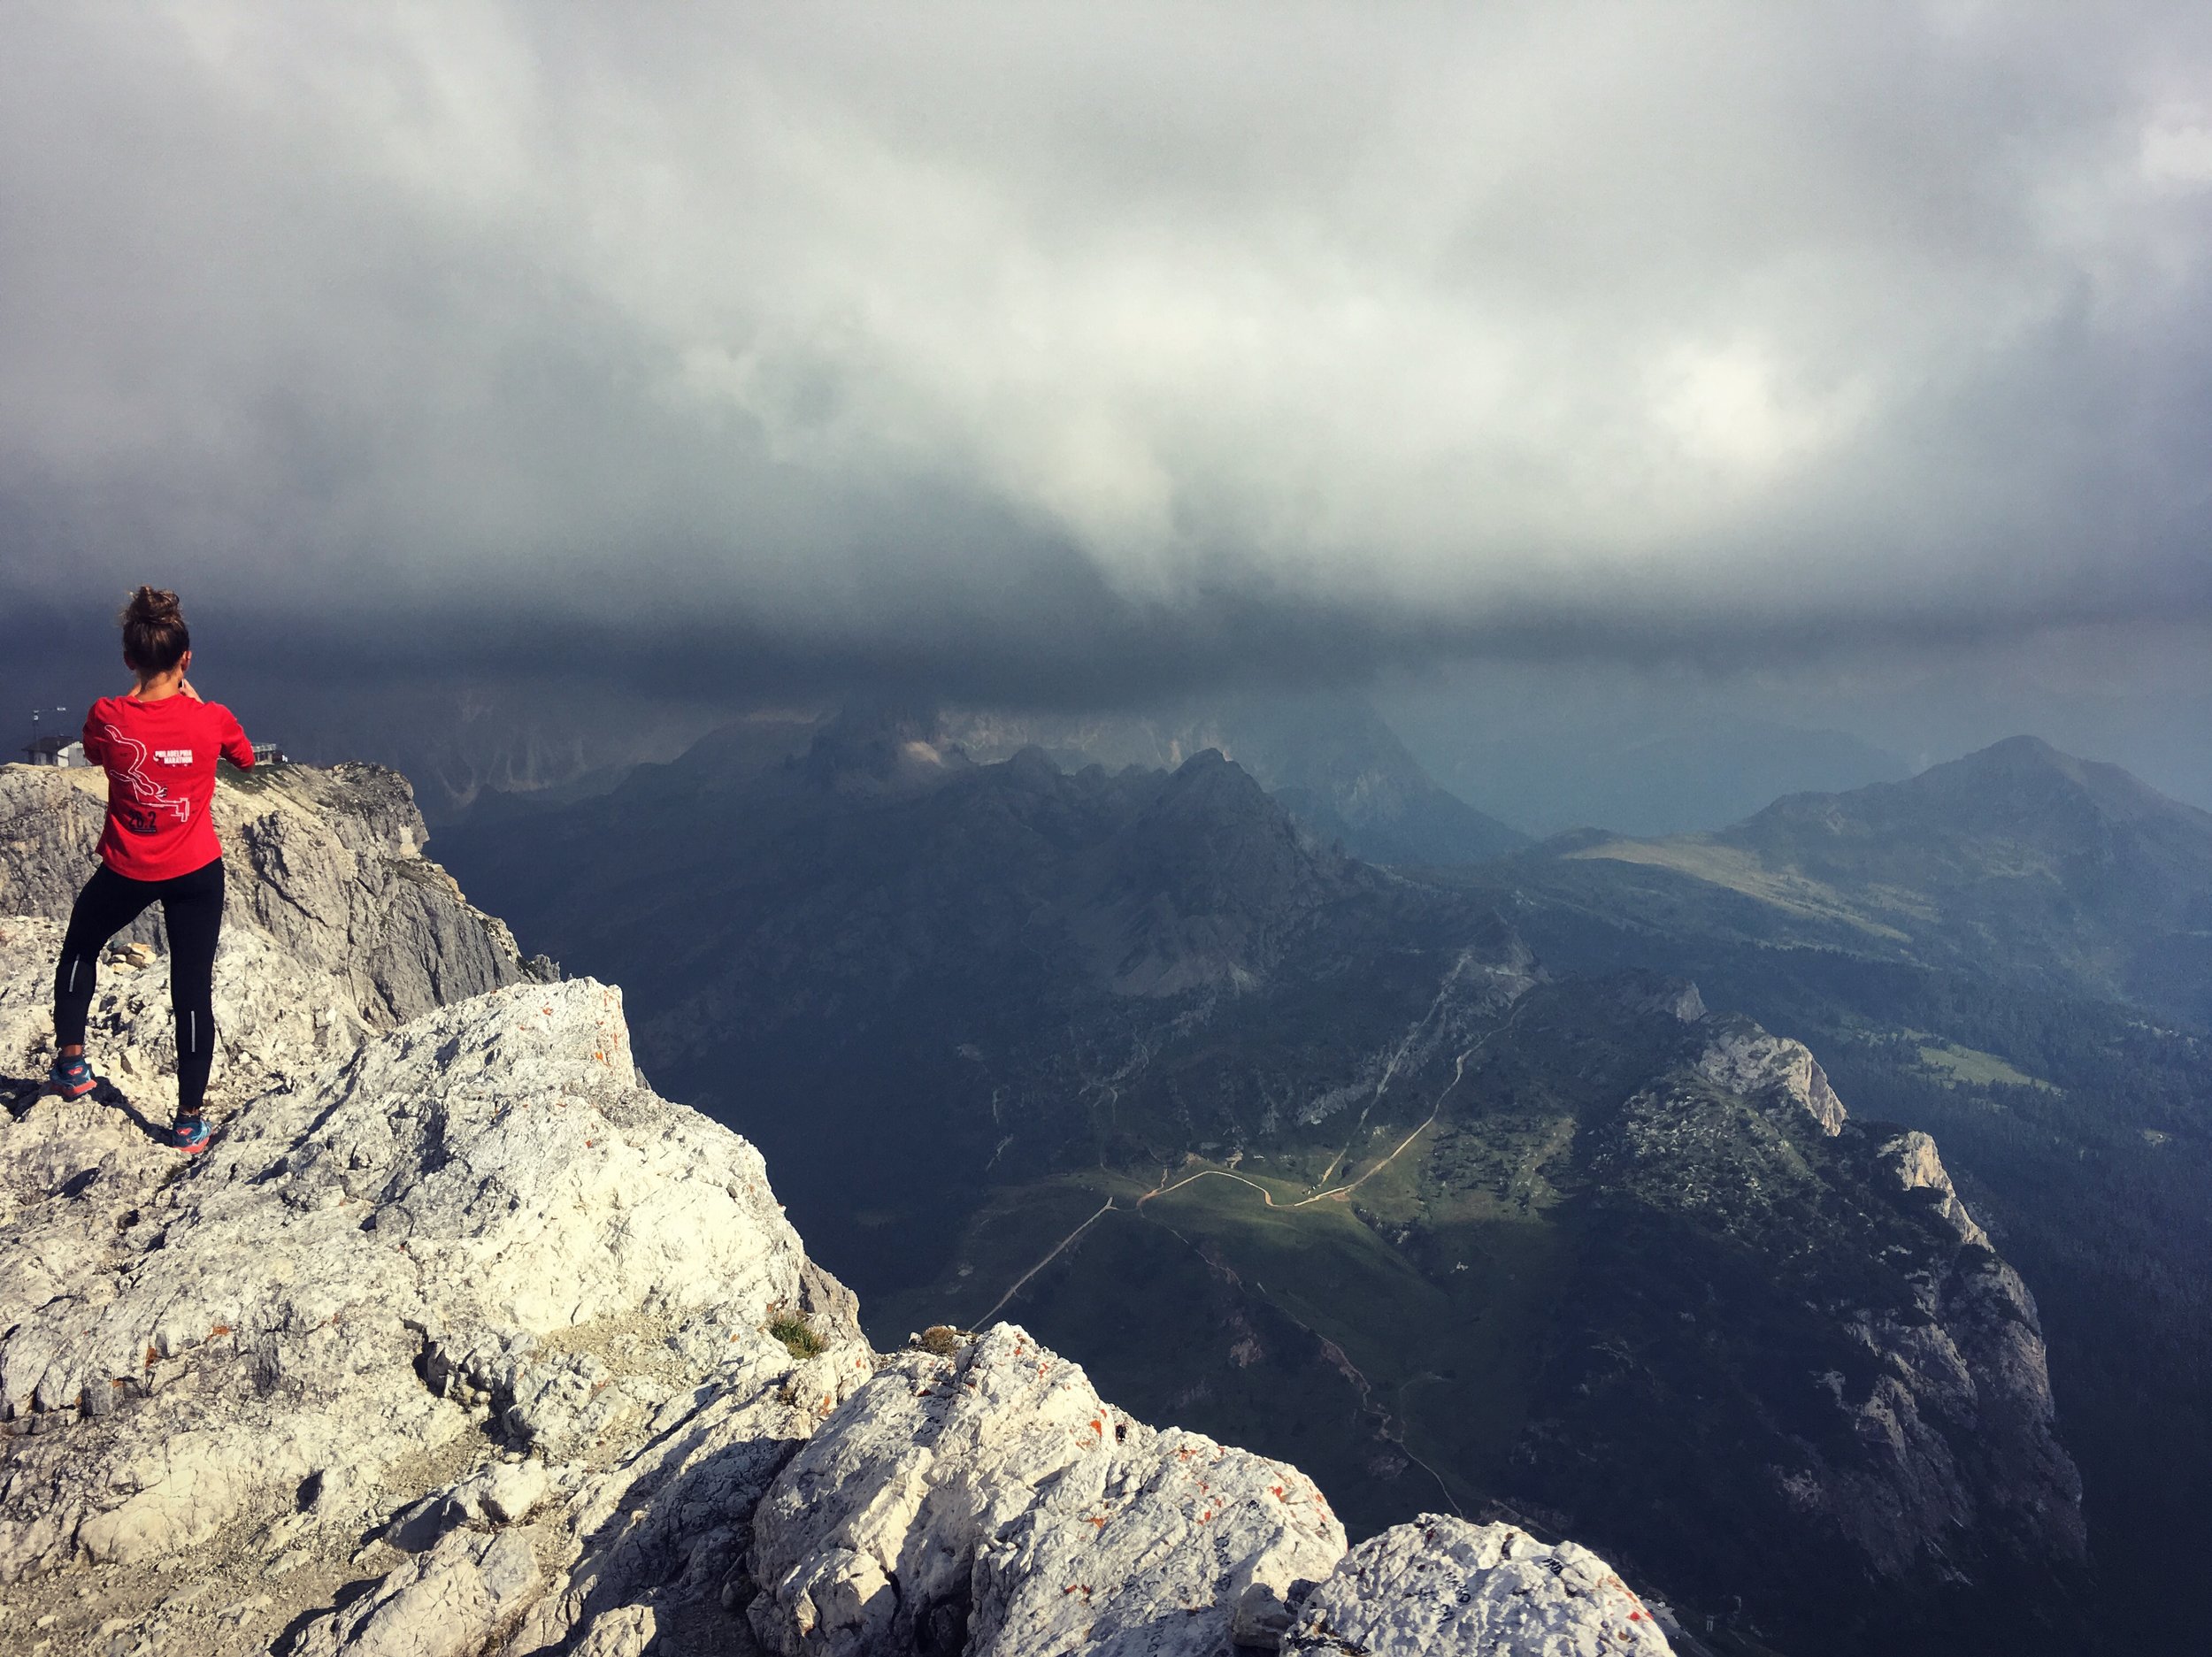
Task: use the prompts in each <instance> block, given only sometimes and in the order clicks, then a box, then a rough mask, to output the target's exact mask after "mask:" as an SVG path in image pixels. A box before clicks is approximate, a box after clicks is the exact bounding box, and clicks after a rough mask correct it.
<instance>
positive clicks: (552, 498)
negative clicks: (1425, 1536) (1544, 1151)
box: [0, 0, 2212, 651]
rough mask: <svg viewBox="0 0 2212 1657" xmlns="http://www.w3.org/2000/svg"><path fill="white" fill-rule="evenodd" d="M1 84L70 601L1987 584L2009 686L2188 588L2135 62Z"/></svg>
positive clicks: (1835, 591)
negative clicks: (1042, 584) (2121, 617)
mask: <svg viewBox="0 0 2212 1657" xmlns="http://www.w3.org/2000/svg"><path fill="white" fill-rule="evenodd" d="M12 33H13V34H14V35H16V36H17V38H16V39H15V41H14V42H12V50H11V52H10V54H9V55H8V58H7V60H6V62H5V64H4V65H0V222H4V223H5V224H6V225H7V226H9V227H10V228H9V231H8V232H7V233H6V234H5V238H4V241H0V376H4V382H5V383H6V384H7V385H8V386H9V387H10V394H9V396H8V398H7V399H6V402H5V403H4V405H0V505H5V506H7V507H8V508H9V510H12V511H13V512H14V513H15V514H16V515H17V516H18V517H19V518H24V519H27V520H28V519H35V521H36V522H37V523H39V524H40V525H42V528H41V532H40V533H41V535H42V537H43V538H44V539H43V540H42V542H41V544H42V545H48V544H50V545H53V546H57V547H61V546H65V547H68V548H73V549H74V550H76V551H77V552H79V553H81V555H82V558H81V560H80V562H79V563H78V564H73V565H72V566H70V571H73V570H75V569H78V568H81V567H84V560H86V559H88V560H90V561H91V562H92V563H93V564H98V565H99V566H100V567H101V568H102V570H103V578H104V579H105V563H102V561H103V560H104V561H106V563H115V562H116V560H118V559H121V560H122V562H129V561H130V560H131V559H134V558H142V557H143V556H145V555H146V554H147V553H148V551H149V550H150V549H157V550H160V551H162V552H164V553H166V554H169V555H172V556H175V557H177V558H179V559H181V560H184V561H187V562H188V563H190V564H195V565H196V567H198V568H200V569H202V570H204V571H205V572H206V575H205V579H206V580H207V581H208V582H210V583H213V584H220V583H222V582H225V581H230V582H232V583H234V586H235V587H236V588H237V589H238V590H241V591H250V592H252V593H254V594H256V595H259V596H260V597H262V598H264V599H265V600H267V602H272V603H277V604H286V603H292V604H299V605H303V606H304V605H311V604H312V603H314V602H317V599H318V597H319V595H327V594H330V593H332V592H344V591H362V592H370V593H374V594H377V595H380V602H384V601H387V600H388V602H391V603H392V604H393V605H394V607H395V608H405V607H406V606H407V605H411V604H416V605H419V604H437V605H441V606H449V607H453V608H456V609H462V610H465V609H466V608H467V607H469V606H471V605H476V606H483V605H497V604H502V603H511V602H513V601H514V596H515V595H516V594H517V593H518V592H524V593H527V594H528V595H530V596H531V598H532V601H533V602H543V603H544V604H546V605H549V606H551V607H554V608H560V607H564V606H565V607H570V608H582V609H584V610H600V611H610V612H622V613H634V614H636V615H638V616H639V617H641V618H645V619H650V618H653V617H654V616H655V615H657V614H660V613H663V612H664V611H666V612H667V613H670V614H674V615H678V616H680V617H681V618H685V619H695V618H697V617H698V616H699V615H700V614H701V613H703V612H708V611H711V612H716V613H723V614H727V615H729V616H731V617H733V618H739V619H742V620H744V621H745V622H746V623H747V624H748V625H754V626H758V627H764V628H767V629H770V630H775V629H779V628H780V629H787V630H790V631H791V632H792V633H793V636H795V637H804V638H808V639H838V640H842V641H845V642H846V643H847V644H849V645H850V646H851V647H852V648H856V649H865V648H867V647H868V644H869V641H871V640H872V639H889V640H891V641H893V642H898V641H900V640H901V639H902V638H905V637H907V636H910V635H911V633H912V631H913V620H912V618H913V617H914V616H915V615H916V614H917V613H918V612H919V611H926V612H928V613H929V614H930V615H932V616H933V618H935V619H936V621H937V622H938V623H941V625H943V626H944V628H945V629H946V630H947V633H946V636H947V638H948V639H950V640H952V641H954V642H953V643H952V644H950V645H949V646H948V647H947V648H952V649H956V650H965V651H974V650H988V649H990V648H995V635H996V634H997V633H1002V632H1003V631H1004V630H1005V629H1007V628H1008V627H1009V626H1010V625H1014V621H1015V618H1014V617H1013V616H1011V615H1010V613H1009V612H1008V611H1007V610H1005V609H1004V608H1002V607H1000V606H998V604H997V601H996V600H995V599H994V598H993V597H992V595H998V594H1003V593H1007V592H1018V591H1024V590H1026V588H1025V585H1024V584H1025V582H1029V581H1031V580H1032V579H1034V578H1036V572H1039V571H1053V570H1058V571H1062V572H1065V570H1067V569H1069V568H1073V569H1077V570H1079V571H1081V572H1087V577H1088V578H1089V579H1094V580H1095V581H1096V583H1097V587H1098V590H1099V592H1100V593H1101V594H1102V595H1109V596H1110V597H1114V598H1118V600H1121V601H1126V602H1132V603H1138V604H1148V605H1165V606H1168V607H1169V608H1171V609H1173V608H1175V607H1178V606H1187V605H1190V604H1194V603H1200V602H1224V599H1225V595H1226V598H1227V599H1228V600H1232V601H1239V602H1249V603H1250V604H1252V605H1256V606H1259V607H1261V608H1265V607H1267V606H1271V605H1273V606H1283V605H1289V606H1294V607H1295V606H1304V607H1318V608H1320V609H1323V610H1328V609H1332V608H1333V609H1337V610H1341V611H1343V612H1344V613H1345V614H1347V615H1356V616H1358V617H1360V618H1363V619H1364V620H1365V621H1366V622H1369V623H1372V624H1374V625H1382V626H1385V627H1389V626H1400V627H1402V628H1404V629H1406V630H1407V631H1409V633H1418V634H1421V635H1423V636H1432V635H1436V634H1439V633H1450V632H1451V631H1452V630H1453V629H1454V628H1460V629H1463V630H1466V631H1471V632H1479V631H1480V630H1481V629H1483V628H1485V627H1487V626H1491V625H1495V618H1499V617H1502V616H1510V615H1515V614H1523V613H1526V614H1531V615H1540V616H1542V617H1545V618H1550V619H1551V620H1552V621H1553V622H1555V623H1560V624H1563V625H1576V624H1578V623H1583V622H1587V623H1590V624H1592V625H1601V626H1602V625H1615V624H1622V625H1634V624H1635V623H1637V622H1638V620H1639V618H1647V617H1650V616H1653V615H1657V614H1661V613H1664V614H1666V615H1682V614H1693V613H1695V614H1702V615H1704V616H1706V617H1707V618H1709V619H1713V620H1715V621H1717V623H1720V624H1728V623H1730V622H1731V621H1732V620H1740V621H1741V622H1742V623H1743V625H1751V624H1752V623H1753V622H1755V621H1756V620H1757V619H1758V618H1761V617H1769V618H1770V617H1771V616H1772V615H1773V614H1774V613H1775V611H1776V610H1777V609H1778V607H1779V608H1780V609H1784V610H1787V611H1788V612H1789V613H1790V614H1791V615H1793V616H1796V617H1800V618H1804V617H1811V618H1820V617H1845V616H1848V617H1855V618H1869V617H1873V618H1877V619H1878V616H1879V614H1880V613H1882V612H1883V611H1884V609H1885V607H1887V610H1888V611H1889V612H1890V613H1893V614H1896V615H1904V614H1907V613H1910V614H1911V615H1913V616H1915V617H1921V618H1924V617H1925V616H1926V615H1927V614H1928V613H1930V612H1937V613H1940V612H1942V611H1944V610H1947V609H1948V610H1955V611H1959V612H1961V613H1964V612H1965V611H1968V610H1972V609H1974V608H1975V607H1977V606H1985V604H1986V601H1987V598H1988V595H1989V594H1990V592H1991V590H1992V582H1993V576H1994V573H1995V572H1996V571H1997V570H1998V569H1999V568H2000V567H2001V569H2002V571H2003V576H2004V579H2003V584H2002V587H2001V594H2000V598H2001V607H2006V606H2008V607H2010V608H2011V609H2013V610H2016V612H2017V613H2018V614H2019V615H2020V617H2021V618H2023V625H2028V624H2029V623H2032V622H2034V621H2036V620H2037V619H2038V618H2044V619H2047V618H2053V617H2057V618H2064V617H2065V616H2066V615H2067V614H2068V613H2069V611H2070V607H2071V606H2074V605H2076V604H2077V603H2078V602H2079V597H2080V595H2081V594H2082V592H2083V591H2084V590H2085V584H2086V583H2090V582H2092V581H2094V582H2095V583H2097V584H2099V590H2100V591H2101V592H2103V593H2105V594H2106V595H2108V596H2109V595H2112V594H2114V592H2115V591H2116V589H2118V590H2120V592H2121V596H2122V597H2123V598H2124V596H2125V590H2127V589H2129V588H2130V578H2129V577H2128V576H2127V574H2126V572H2129V571H2139V572H2143V574H2142V579H2141V580H2140V582H2139V583H2137V584H2136V586H2135V588H2134V589H2133V590H2137V591H2138V592H2139V595H2140V597H2141V602H2146V603H2150V602H2156V603H2159V604H2162V605H2165V606H2168V607H2170V605H2171V604H2172V603H2173V602H2175V593H2174V585H2173V583H2174V576H2173V571H2174V569H2175V568H2176V567H2177V559H2181V558H2183V557H2184V553H2185V551H2186V555H2187V556H2190V557H2193V556H2195V554H2194V551H2193V549H2194V548H2197V547H2200V545H2201V532H2202V529H2203V527H2204V526H2203V525H2202V524H2201V522H2200V513H2201V511H2202V510H2203V503H2202V502H2201V499H2200V486H2199V485H2198V483H2197V482H2196V480H2195V479H2197V477H2198V476H2199V474H2200V461H2199V459H2198V456H2200V454H2201V452H2202V447H2203V442H2204V439H2205V432H2204V424H2205V416H2206V413H2207V409H2206V406H2205V404H2206V392H2207V389H2208V386H2212V375H2208V372H2207V369H2208V366H2212V364H2208V360H2207V333H2206V328H2205V325H2204V324H2203V323H2202V321H2201V320H2200V318H2202V316H2203V315H2204V306H2203V303H2202V301H2203V299H2204V297H2205V286H2206V284H2205V274H2206V273H2205V267H2204V264H2203V255H2202V252H2201V249H2202V247H2203V245H2204V243H2203V241H2202V236H2201V232H2202V230H2203V228H2204V226H2203V225H2202V223H2201V220H2200V213H2201V211H2202V210H2201V205H2200V197H2199V196H2197V195H2196V193H2195V192H2196V191H2197V189H2198V188H2199V187H2200V186H2201V185H2202V184H2203V183H2205V182H2207V181H2208V180H2212V149H2208V148H2207V146H2208V143H2212V138H2208V128H2207V127H2206V126H2205V124H2204V122H2203V120H2202V119H2201V113H2200V111H2197V110H2196V109H2195V107H2194V106H2193V105H2189V104H2185V103H2177V102H2175V101H2174V99H2173V98H2171V97H2170V96H2166V89H2167V88H2170V86H2171V85H2174V84H2184V83H2186V82H2187V81H2189V80H2190V78H2191V75H2192V73H2193V72H2194V71H2198V70H2201V69H2202V68H2204V67H2206V66H2208V65H2212V44H2208V35H2207V27H2206V25H2205V24H2204V23H2203V22H2202V21H2200V20H2199V19H2197V18H2196V14H2195V12H2193V9H2190V8H2185V7H2181V6H2171V7H2142V8H2132V9H2123V10H2118V11H2112V12H2101V13H2100V14H2099V16H2098V18H2097V19H2094V20H2092V19H2088V18H2087V17H2086V15H2085V14H2080V13H2077V12H2071V11H2070V10H2067V9H2062V8H2061V9H2050V10H2044V9H2037V8H2011V7H2004V8H1990V7H1960V6H1955V5H1954V6H1949V7H1945V8H1939V9H1937V10H1933V11H1928V12H1923V11H1921V10H1919V9H1916V8H1915V7H1912V6H1908V5H1893V6H1877V7H1867V6H1864V5H1857V4H1851V5H1844V4H1836V5H1807V6H1801V7H1790V8H1772V7H1763V6H1753V5H1735V4H1718V5H1699V6H1682V7H1667V8H1649V7H1636V6H1627V5H1616V4H1581V5H1572V6H1564V7H1547V8H1540V9H1535V8H1532V9H1525V10H1522V9H1493V8H1481V9H1476V8H1463V7H1443V6H1437V7H1407V8H1390V9H1385V10H1374V11H1360V12H1354V11H1351V10H1349V9H1346V8H1341V7H1334V6H1323V5H1319V4H1314V5H1309V6H1289V7H1283V6H1269V7H1264V8H1262V7H1237V6H1224V7H1209V8H1205V9H1202V10H1193V9H1190V8H1166V7H1162V8H1143V7H1139V8H1119V7H1118V8H1095V7H1075V6H1058V5H1043V4H1027V5H1023V6H1019V7H1004V8H993V7H981V6H923V7H913V8H904V7H902V8H897V9H895V11H892V12H886V11H884V10H883V9H881V8H876V7H847V6H818V7H810V8H808V9H807V10H806V12H804V13H803V14H799V13H792V14H788V15H786V14H780V13H776V12H757V11H756V12H733V13H714V14H710V13H708V12H698V11H679V12H651V13H641V12H634V11H632V10H629V9H626V8H625V9H618V8H604V9H597V10H594V9H588V8H566V9H559V10H548V9H542V8H536V7H530V6H524V5H519V4H517V5H512V6H501V5H495V4H444V5H438V6H434V7H414V8H401V9H398V10H395V11H382V10H378V11H371V12H363V11H359V10H345V9H341V10H337V11H323V10H319V9H316V10H309V9H299V8H268V7H265V6H260V5H254V4H221V3H218V0H207V3H205V4H180V5H176V6H173V7H171V8H169V9H168V10H167V11H166V12H165V13H163V14H161V15H160V17H158V18H157V19H146V18H142V17H140V16H138V15H136V14H134V16H133V17H132V18H131V19H120V18H119V17H117V16H115V15H113V14H105V13H101V12H96V11H88V10H78V9H65V10H62V11H57V12H45V13H41V14H36V15H34V16H32V17H30V18H27V19H19V20H18V24H17V26H16V27H15V28H14V29H13V31H12ZM2147 88H2148V90H2147ZM2116 132H2125V133H2128V134H2137V135H2139V143H2138V144H2137V147H2136V150H2135V152H2134V153H2133V154H2132V155H2131V156H2130V157H2124V158H2123V157H2116V154H2115V152H2114V149H2113V138H2112V134H2115V133H2116ZM2147 187H2154V188H2147ZM2084 295H2090V296H2091V297H2090V299H2089V300H2086V301H2085V297H2084ZM0 559H4V560H6V563H4V564H0V581H4V582H5V583H6V584H8V585H10V586H11V587H14V588H17V589H25V588H37V589H42V590H49V591H53V590H59V589H60V588H62V587H65V586H66V585H67V584H68V583H69V582H70V581H72V580H74V579H77V577H76V576H75V575H74V574H73V573H71V572H70V571H65V569H64V568H63V567H62V566H61V565H60V564H58V562H52V561H44V562H39V563H38V564H37V565H36V567H33V561H32V560H31V559H30V558H29V557H28V556H27V555H24V554H18V553H0ZM1071 561H1072V563H1071ZM117 567H118V568H119V567H120V564H117ZM134 567H135V566H134ZM2116 569H2117V570H2119V571H2120V572H2122V573H2121V576H2120V579H2118V581H2117V583H2116V581H2115V576H2114V572H2115V570H2116ZM1068 579H1072V578H1068ZM1055 583H1058V584H1059V585H1055ZM1047 586H1048V587H1050V588H1051V591H1052V592H1054V593H1059V592H1060V591H1061V590H1062V587H1063V586H1064V579H1063V576H1061V575H1055V576H1053V577H1052V578H1051V579H1050V581H1048V582H1047ZM1009 602H1010V601H1009ZM1040 602H1044V601H1040ZM1050 602H1051V603H1054V604H1063V607H1064V603H1063V601H1062V600H1061V599H1058V598H1055V599H1053V600H1051V601H1050ZM2186 602H2203V595H2193V596H2187V598H2186ZM964 616H968V617H970V624H969V626H968V633H967V635H966V636H963V635H962V633H961V621H962V618H963V617H964ZM1081 621H1082V618H1080V617H1078V618H1074V619H1073V620H1072V621H1070V620H1068V619H1067V618H1064V617H1063V618H1057V619H1056V621H1055V624H1054V625H1067V626H1071V627H1074V628H1076V629H1077V630H1079V627H1080V625H1081Z"/></svg>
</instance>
